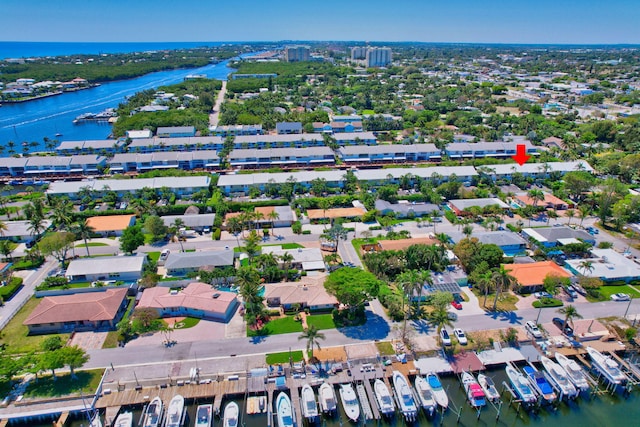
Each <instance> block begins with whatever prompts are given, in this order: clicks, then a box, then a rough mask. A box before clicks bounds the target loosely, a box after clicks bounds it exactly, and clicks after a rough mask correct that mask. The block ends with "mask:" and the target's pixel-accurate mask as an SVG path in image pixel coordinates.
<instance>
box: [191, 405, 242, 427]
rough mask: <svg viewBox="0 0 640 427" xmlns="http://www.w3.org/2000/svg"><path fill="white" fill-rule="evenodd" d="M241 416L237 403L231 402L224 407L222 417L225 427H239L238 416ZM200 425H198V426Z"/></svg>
mask: <svg viewBox="0 0 640 427" xmlns="http://www.w3.org/2000/svg"><path fill="white" fill-rule="evenodd" d="M239 415H240V408H238V404H237V403H236V402H229V403H227V405H226V406H225V407H224V414H223V416H222V426H223V427H236V426H237V425H238V416H239ZM197 425H198V424H196V426H197Z"/></svg>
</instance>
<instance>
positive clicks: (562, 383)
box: [540, 356, 578, 398]
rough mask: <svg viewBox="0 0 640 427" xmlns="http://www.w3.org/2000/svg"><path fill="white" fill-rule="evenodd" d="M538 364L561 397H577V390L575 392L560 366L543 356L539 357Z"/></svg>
mask: <svg viewBox="0 0 640 427" xmlns="http://www.w3.org/2000/svg"><path fill="white" fill-rule="evenodd" d="M540 362H542V366H544V369H545V370H546V371H547V373H548V374H549V377H550V378H551V381H552V382H553V383H554V384H555V386H556V387H557V389H558V390H560V392H561V393H562V396H563V397H569V398H571V397H575V396H577V395H578V390H576V388H575V386H574V385H573V383H572V382H571V380H569V378H568V377H567V373H566V372H565V371H564V369H562V367H561V366H560V365H558V364H557V363H556V362H554V361H553V360H551V359H549V358H548V357H545V356H540Z"/></svg>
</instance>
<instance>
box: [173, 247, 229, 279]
mask: <svg viewBox="0 0 640 427" xmlns="http://www.w3.org/2000/svg"><path fill="white" fill-rule="evenodd" d="M230 265H233V251H232V250H231V249H225V250H222V251H199V252H171V253H170V254H169V256H168V257H167V260H166V261H165V263H164V268H165V269H166V270H167V275H168V276H184V275H185V274H187V273H189V272H192V271H199V270H205V269H212V268H216V267H226V266H230Z"/></svg>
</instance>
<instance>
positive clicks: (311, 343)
mask: <svg viewBox="0 0 640 427" xmlns="http://www.w3.org/2000/svg"><path fill="white" fill-rule="evenodd" d="M324 339H325V336H324V334H323V333H322V332H319V331H318V329H317V328H316V326H315V325H311V326H309V327H308V328H307V329H305V330H304V332H302V335H300V336H299V337H298V340H307V353H309V352H310V351H313V348H314V347H315V348H317V349H318V350H320V340H324Z"/></svg>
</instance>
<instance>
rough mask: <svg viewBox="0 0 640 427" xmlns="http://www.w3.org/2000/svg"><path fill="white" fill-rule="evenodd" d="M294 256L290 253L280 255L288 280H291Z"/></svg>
mask: <svg viewBox="0 0 640 427" xmlns="http://www.w3.org/2000/svg"><path fill="white" fill-rule="evenodd" d="M293 259H294V258H293V255H291V253H289V252H285V253H283V254H282V255H280V261H282V269H283V270H284V271H285V274H286V278H287V280H289V270H291V263H292V262H293Z"/></svg>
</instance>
